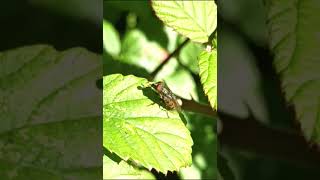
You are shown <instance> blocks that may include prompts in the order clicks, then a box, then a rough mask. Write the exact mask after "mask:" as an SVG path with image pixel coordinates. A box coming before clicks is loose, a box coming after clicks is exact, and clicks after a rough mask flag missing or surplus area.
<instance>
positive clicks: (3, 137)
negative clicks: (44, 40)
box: [0, 45, 102, 180]
mask: <svg viewBox="0 0 320 180" xmlns="http://www.w3.org/2000/svg"><path fill="white" fill-rule="evenodd" d="M100 59H101V58H100V57H99V56H98V55H96V54H93V53H90V52H88V51H87V50H85V49H82V48H73V49H70V50H66V51H62V52H58V51H56V50H55V49H53V48H52V47H50V46H46V45H35V46H28V47H22V48H18V49H14V50H9V51H5V52H1V53H0V104H1V106H0V120H1V126H0V177H1V178H2V179H35V180H38V179H39V180H40V179H67V178H69V179H70V178H71V179H82V178H84V179H85V178H87V179H94V178H100V173H99V169H100V167H99V166H101V155H102V151H101V153H100V154H99V152H100V151H99V150H98V151H97V149H100V148H101V147H100V146H99V144H100V141H101V133H100V132H101V126H100V118H101V109H100V108H99V107H100V105H99V104H96V102H99V100H100V99H101V98H102V97H101V91H99V89H98V88H97V87H96V80H97V79H98V78H100V77H101V74H102V72H101V60H100ZM44 84H45V85H44ZM84 92H90V93H88V94H87V95H85V94H84Z"/></svg>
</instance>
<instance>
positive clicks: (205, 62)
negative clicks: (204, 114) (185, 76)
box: [199, 50, 218, 109]
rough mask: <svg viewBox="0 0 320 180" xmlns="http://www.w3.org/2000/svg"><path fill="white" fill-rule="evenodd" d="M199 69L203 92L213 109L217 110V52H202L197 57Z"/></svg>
mask: <svg viewBox="0 0 320 180" xmlns="http://www.w3.org/2000/svg"><path fill="white" fill-rule="evenodd" d="M199 69H200V78H201V83H202V85H203V88H204V92H205V93H206V94H207V96H208V97H209V102H210V104H211V106H212V107H213V108H215V109H216V108H217V85H218V84H217V83H218V82H217V51H216V50H212V51H203V52H201V54H200V55H199Z"/></svg>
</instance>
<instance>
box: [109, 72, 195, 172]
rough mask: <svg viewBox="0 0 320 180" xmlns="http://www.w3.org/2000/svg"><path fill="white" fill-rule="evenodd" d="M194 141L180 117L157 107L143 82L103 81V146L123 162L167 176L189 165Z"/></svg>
mask: <svg viewBox="0 0 320 180" xmlns="http://www.w3.org/2000/svg"><path fill="white" fill-rule="evenodd" d="M192 144H193V141H192V139H191V136H190V132H189V131H188V129H187V128H186V127H185V125H184V123H183V121H182V120H181V116H180V115H179V114H178V112H176V111H175V110H171V111H169V110H166V109H165V107H163V106H162V105H161V104H159V99H158V94H156V93H155V91H153V90H152V89H151V88H150V87H148V82H147V80H146V79H143V78H137V77H134V76H122V75H120V74H114V75H109V76H106V77H104V79H103V145H104V146H105V147H106V148H107V149H108V150H109V151H111V152H114V153H116V154H117V155H118V156H119V157H121V158H122V159H124V160H128V159H130V160H132V161H134V162H135V163H138V164H141V165H143V166H144V167H146V168H148V169H151V168H154V169H156V170H157V171H160V172H163V173H167V171H175V170H179V169H180V168H181V167H186V166H189V165H190V164H191V146H192Z"/></svg>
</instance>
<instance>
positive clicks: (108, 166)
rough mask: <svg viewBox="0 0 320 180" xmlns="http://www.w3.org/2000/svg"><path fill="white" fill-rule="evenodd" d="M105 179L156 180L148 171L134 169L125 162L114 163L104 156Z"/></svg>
mask: <svg viewBox="0 0 320 180" xmlns="http://www.w3.org/2000/svg"><path fill="white" fill-rule="evenodd" d="M103 179H105V180H107V179H108V180H109V179H150V180H152V179H155V178H154V176H153V175H152V174H151V173H150V172H148V171H146V170H140V169H138V168H134V167H133V166H131V165H129V164H128V163H126V162H125V161H121V162H120V163H119V164H118V163H117V162H114V161H112V160H111V159H110V158H109V157H108V156H103Z"/></svg>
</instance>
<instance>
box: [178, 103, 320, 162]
mask: <svg viewBox="0 0 320 180" xmlns="http://www.w3.org/2000/svg"><path fill="white" fill-rule="evenodd" d="M182 102H183V105H182V109H184V110H186V111H192V112H196V113H201V114H205V115H208V116H212V117H219V119H220V120H221V123H222V126H223V127H222V131H221V133H219V137H218V140H219V142H220V144H221V145H227V146H229V147H233V148H237V149H240V150H244V151H249V152H254V153H257V154H260V155H264V156H267V157H268V156H269V157H272V158H276V159H280V160H285V161H287V162H291V163H294V164H296V165H298V166H304V167H315V166H318V167H319V166H320V152H319V149H318V148H317V147H316V146H312V145H311V144H309V143H308V142H307V141H306V140H305V138H304V137H303V136H302V134H301V133H300V132H299V131H291V132H288V131H284V130H280V129H274V128H271V127H268V126H267V125H264V124H263V123H261V122H259V121H258V120H257V119H255V118H254V117H253V116H252V115H251V116H250V117H248V118H246V119H242V118H239V117H236V116H233V115H230V114H228V113H225V112H221V111H219V112H218V113H217V112H216V111H214V110H213V109H212V108H211V107H210V106H209V105H204V104H200V103H197V102H195V101H194V100H186V99H182Z"/></svg>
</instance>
